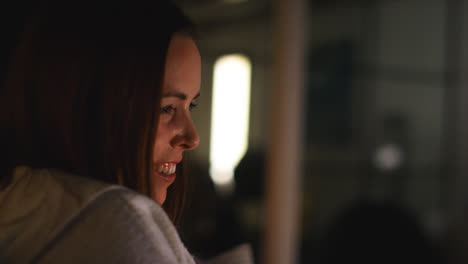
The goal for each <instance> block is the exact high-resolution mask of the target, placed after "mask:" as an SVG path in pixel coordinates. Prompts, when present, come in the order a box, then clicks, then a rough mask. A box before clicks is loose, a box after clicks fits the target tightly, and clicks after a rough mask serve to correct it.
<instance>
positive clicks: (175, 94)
mask: <svg viewBox="0 0 468 264" xmlns="http://www.w3.org/2000/svg"><path fill="white" fill-rule="evenodd" d="M199 96H200V93H198V94H197V95H196V96H195V97H194V98H193V100H195V99H197V98H198V97H199ZM162 97H163V98H164V97H177V98H179V99H181V100H187V95H186V94H184V93H180V92H168V93H165V94H163V95H162Z"/></svg>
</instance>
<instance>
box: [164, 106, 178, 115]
mask: <svg viewBox="0 0 468 264" xmlns="http://www.w3.org/2000/svg"><path fill="white" fill-rule="evenodd" d="M175 111H176V109H175V107H174V106H172V105H168V106H164V107H161V113H162V114H172V113H174V112H175Z"/></svg>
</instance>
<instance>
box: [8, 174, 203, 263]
mask: <svg viewBox="0 0 468 264" xmlns="http://www.w3.org/2000/svg"><path fill="white" fill-rule="evenodd" d="M0 249H1V250H0V263H194V260H193V258H192V256H191V255H190V254H189V253H188V251H187V250H186V248H185V247H184V245H183V244H182V242H181V240H180V238H179V236H178V234H177V231H176V229H175V228H174V226H173V225H172V222H171V221H170V219H169V218H168V217H167V215H166V213H165V212H164V211H163V209H162V208H161V207H160V206H159V205H158V204H156V203H155V202H154V201H152V200H151V199H149V198H147V197H145V196H142V195H139V194H137V193H135V192H133V191H131V190H128V189H126V188H123V187H121V186H118V185H109V184H104V183H101V182H97V181H93V180H90V179H86V178H83V177H77V176H74V175H69V174H66V173H63V172H61V171H58V170H48V169H41V170H33V169H31V168H29V167H18V168H16V170H15V172H14V177H13V181H12V183H11V184H10V185H9V186H8V187H7V188H6V189H4V190H2V191H0Z"/></svg>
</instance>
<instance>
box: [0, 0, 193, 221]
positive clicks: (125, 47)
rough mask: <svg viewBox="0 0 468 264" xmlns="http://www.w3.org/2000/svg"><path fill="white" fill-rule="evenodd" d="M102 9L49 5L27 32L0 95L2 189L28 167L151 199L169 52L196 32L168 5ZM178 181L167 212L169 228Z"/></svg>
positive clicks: (179, 194) (120, 4) (91, 4)
mask: <svg viewBox="0 0 468 264" xmlns="http://www.w3.org/2000/svg"><path fill="white" fill-rule="evenodd" d="M99 2H102V1H90V0H89V1H88V0H84V1H49V3H48V4H47V5H45V6H44V7H42V8H41V9H39V12H38V15H37V17H36V18H35V19H33V23H31V24H30V25H27V26H26V27H25V31H24V34H23V37H22V40H21V41H20V44H19V45H18V46H17V49H16V51H15V53H14V54H13V56H12V59H11V62H10V64H9V67H8V72H7V74H6V78H5V82H4V85H3V87H2V88H1V91H0V105H1V111H0V133H1V135H0V141H1V146H2V148H3V152H4V154H6V156H7V157H6V160H5V161H4V162H3V163H2V165H1V168H0V169H1V171H0V179H1V180H2V182H4V183H5V182H7V181H8V180H9V179H8V177H11V172H12V170H13V169H14V168H15V167H16V166H19V165H28V166H31V167H33V168H59V169H62V170H65V171H67V172H70V173H74V174H78V175H81V176H84V177H90V178H93V179H97V180H101V181H105V182H109V183H120V184H122V185H124V186H126V187H128V188H131V189H133V190H136V191H138V192H140V193H142V194H145V195H148V196H151V195H152V189H151V188H150V181H151V177H150V175H152V153H153V145H154V137H155V135H156V132H157V131H156V129H157V123H158V116H159V111H160V110H159V108H160V106H159V100H160V92H161V84H162V78H163V74H164V64H165V59H166V52H167V48H168V45H169V41H170V38H171V37H172V35H173V34H174V33H177V32H184V33H188V34H190V32H192V31H191V30H192V28H193V26H192V24H191V22H190V21H189V20H188V19H187V18H186V17H185V16H184V15H183V14H182V13H181V11H180V10H179V9H178V8H176V7H175V6H174V5H172V4H170V3H168V2H166V1H158V0H154V1H142V2H139V1H130V0H129V1H114V2H109V3H111V4H109V5H104V4H103V3H99ZM106 2H107V1H106ZM143 3H144V4H143ZM2 178H3V179H2ZM184 178H185V177H177V180H176V183H174V184H173V186H171V187H170V189H169V190H168V196H167V199H166V203H165V205H164V207H165V209H166V211H167V212H168V214H169V215H170V216H171V218H172V219H173V221H175V222H177V219H178V217H179V216H180V210H181V207H182V205H183V197H184V192H185V190H184V189H185V184H184Z"/></svg>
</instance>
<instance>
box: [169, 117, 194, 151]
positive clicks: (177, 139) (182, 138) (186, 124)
mask: <svg viewBox="0 0 468 264" xmlns="http://www.w3.org/2000/svg"><path fill="white" fill-rule="evenodd" d="M178 127H179V128H178V129H176V135H175V136H174V138H173V139H172V140H171V145H172V147H174V148H176V147H179V148H182V149H184V150H190V149H194V148H196V147H198V144H200V137H199V136H198V132H197V129H196V128H195V124H194V123H193V120H192V118H191V117H190V114H187V115H185V116H184V117H183V118H181V120H180V122H179V125H178Z"/></svg>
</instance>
